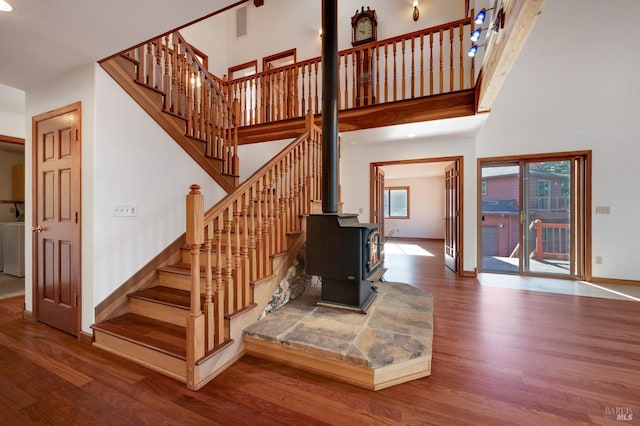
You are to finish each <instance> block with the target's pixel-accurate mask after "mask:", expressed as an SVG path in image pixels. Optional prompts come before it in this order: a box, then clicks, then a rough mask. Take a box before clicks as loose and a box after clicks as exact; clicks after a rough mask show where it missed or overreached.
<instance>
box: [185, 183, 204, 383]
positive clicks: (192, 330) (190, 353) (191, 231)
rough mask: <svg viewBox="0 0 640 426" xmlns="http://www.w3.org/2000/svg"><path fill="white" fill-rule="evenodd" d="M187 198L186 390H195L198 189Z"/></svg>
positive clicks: (199, 322) (200, 235) (199, 340)
mask: <svg viewBox="0 0 640 426" xmlns="http://www.w3.org/2000/svg"><path fill="white" fill-rule="evenodd" d="M189 189H191V191H190V192H189V194H187V238H186V239H187V245H188V246H189V247H190V249H191V311H190V314H189V317H188V318H187V371H186V373H187V377H186V379H187V386H188V387H189V388H190V389H196V387H197V385H198V372H197V370H196V361H198V360H199V359H200V358H202V357H203V356H204V352H205V351H204V346H205V344H204V332H205V322H204V315H203V314H202V310H201V307H200V247H201V246H202V244H203V243H204V197H203V196H202V194H201V193H200V186H198V185H195V184H194V185H191V186H190V187H189Z"/></svg>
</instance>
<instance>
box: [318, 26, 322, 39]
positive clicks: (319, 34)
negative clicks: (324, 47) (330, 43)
mask: <svg viewBox="0 0 640 426" xmlns="http://www.w3.org/2000/svg"><path fill="white" fill-rule="evenodd" d="M318 37H320V38H322V28H320V29H319V30H318Z"/></svg>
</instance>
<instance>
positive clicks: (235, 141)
mask: <svg viewBox="0 0 640 426" xmlns="http://www.w3.org/2000/svg"><path fill="white" fill-rule="evenodd" d="M234 106H235V105H234ZM237 111H238V109H237V106H236V108H235V111H234V112H235V114H234V115H233V116H232V117H231V120H232V123H231V124H232V129H233V130H232V132H233V134H232V138H233V140H232V143H233V159H232V165H233V170H232V171H231V175H232V176H240V156H239V155H238V122H237V121H234V120H233V117H237V116H238V114H237Z"/></svg>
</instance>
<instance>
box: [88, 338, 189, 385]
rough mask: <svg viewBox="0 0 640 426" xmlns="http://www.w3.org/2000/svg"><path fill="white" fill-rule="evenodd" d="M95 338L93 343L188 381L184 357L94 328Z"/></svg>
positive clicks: (170, 375) (176, 378)
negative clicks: (180, 357)
mask: <svg viewBox="0 0 640 426" xmlns="http://www.w3.org/2000/svg"><path fill="white" fill-rule="evenodd" d="M94 339H95V341H94V343H93V345H94V346H96V347H98V348H100V349H103V350H105V351H107V352H111V353H113V354H115V355H118V356H121V357H123V358H126V359H128V360H130V361H133V362H135V363H136V364H140V365H142V366H144V367H147V368H150V369H152V370H154V371H157V372H159V373H161V374H164V375H166V376H169V377H171V378H174V379H175V380H179V381H181V382H186V372H187V366H186V362H185V361H184V360H182V359H179V358H175V357H172V356H170V355H167V354H164V353H161V352H158V351H155V350H153V349H149V348H146V347H144V346H140V345H138V344H136V343H132V342H129V341H127V340H123V339H120V338H118V337H115V336H112V335H110V334H106V333H102V332H101V331H99V330H94Z"/></svg>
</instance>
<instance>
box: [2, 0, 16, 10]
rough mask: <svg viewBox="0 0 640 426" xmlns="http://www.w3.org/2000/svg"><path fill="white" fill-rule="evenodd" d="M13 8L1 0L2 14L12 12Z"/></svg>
mask: <svg viewBox="0 0 640 426" xmlns="http://www.w3.org/2000/svg"><path fill="white" fill-rule="evenodd" d="M12 10H13V7H12V6H11V5H10V4H9V3H7V2H6V1H5V0H0V12H11V11H12Z"/></svg>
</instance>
